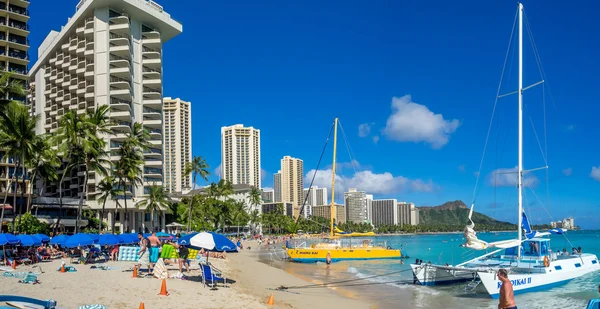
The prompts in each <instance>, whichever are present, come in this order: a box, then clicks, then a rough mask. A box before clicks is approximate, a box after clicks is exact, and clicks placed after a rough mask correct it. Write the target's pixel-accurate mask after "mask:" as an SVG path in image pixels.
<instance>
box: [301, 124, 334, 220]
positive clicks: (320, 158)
mask: <svg viewBox="0 0 600 309" xmlns="http://www.w3.org/2000/svg"><path fill="white" fill-rule="evenodd" d="M334 125H335V122H334V123H333V124H331V128H330V129H329V134H327V139H326V140H325V145H324V146H323V150H321V156H320V157H319V162H317V168H316V169H315V173H314V174H313V177H312V179H311V180H310V185H309V186H308V193H307V194H306V196H305V197H304V202H303V203H302V208H300V212H299V214H302V211H304V206H305V205H306V201H307V200H308V196H309V195H310V190H312V185H313V182H314V181H315V177H316V176H317V172H318V171H319V166H321V160H323V155H324V154H325V149H327V144H328V143H329V139H330V138H331V132H332V131H333V126H334ZM298 219H300V215H298V218H296V222H295V224H298ZM309 220H310V219H309ZM311 221H312V220H311ZM313 222H315V223H317V224H320V223H318V222H316V221H313ZM320 225H322V224H320Z"/></svg>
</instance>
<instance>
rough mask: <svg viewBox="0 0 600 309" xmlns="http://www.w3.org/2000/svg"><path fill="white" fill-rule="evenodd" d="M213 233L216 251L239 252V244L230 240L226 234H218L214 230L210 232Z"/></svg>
mask: <svg viewBox="0 0 600 309" xmlns="http://www.w3.org/2000/svg"><path fill="white" fill-rule="evenodd" d="M209 233H210V234H212V235H213V239H214V240H215V251H225V252H237V251H238V249H237V246H236V245H235V244H234V243H233V241H231V240H229V238H227V237H225V236H224V235H221V234H217V233H214V232H209Z"/></svg>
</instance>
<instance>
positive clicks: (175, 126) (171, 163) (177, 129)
mask: <svg viewBox="0 0 600 309" xmlns="http://www.w3.org/2000/svg"><path fill="white" fill-rule="evenodd" d="M191 112H192V110H191V103H190V102H186V101H184V100H181V99H179V98H177V99H172V98H170V97H166V98H164V99H163V113H164V116H163V130H162V134H163V136H164V146H163V148H164V153H163V154H164V160H165V163H164V187H165V190H166V191H167V192H171V193H175V192H182V191H187V190H191V189H192V175H188V176H184V175H183V172H184V171H185V165H186V163H187V162H191V161H192V122H191V117H192V115H191Z"/></svg>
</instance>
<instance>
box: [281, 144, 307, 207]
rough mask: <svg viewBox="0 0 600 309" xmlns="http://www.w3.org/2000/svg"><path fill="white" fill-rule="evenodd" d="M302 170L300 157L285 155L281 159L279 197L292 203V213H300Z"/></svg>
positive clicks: (302, 196)
mask: <svg viewBox="0 0 600 309" xmlns="http://www.w3.org/2000/svg"><path fill="white" fill-rule="evenodd" d="M303 173H304V170H303V162H302V160H300V159H297V158H292V157H290V156H285V157H283V159H281V199H282V201H283V202H289V203H292V205H293V215H294V218H297V217H298V216H299V215H300V207H301V206H302V202H304V191H303V188H304V174H303Z"/></svg>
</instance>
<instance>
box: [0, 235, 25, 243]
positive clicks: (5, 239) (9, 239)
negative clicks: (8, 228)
mask: <svg viewBox="0 0 600 309" xmlns="http://www.w3.org/2000/svg"><path fill="white" fill-rule="evenodd" d="M20 242H21V241H20V240H19V239H18V238H17V237H15V235H13V234H0V246H5V245H16V244H18V243H20Z"/></svg>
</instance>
